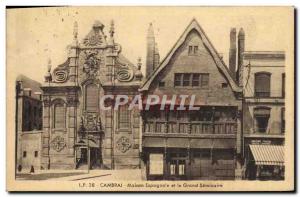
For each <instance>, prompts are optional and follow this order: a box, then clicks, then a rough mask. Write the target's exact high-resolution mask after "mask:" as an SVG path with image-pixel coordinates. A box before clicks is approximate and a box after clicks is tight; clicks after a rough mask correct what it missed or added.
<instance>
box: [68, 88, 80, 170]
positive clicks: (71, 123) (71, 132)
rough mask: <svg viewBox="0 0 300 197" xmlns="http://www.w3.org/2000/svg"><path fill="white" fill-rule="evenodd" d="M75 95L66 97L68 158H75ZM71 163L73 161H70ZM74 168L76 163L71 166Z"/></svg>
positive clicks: (76, 101)
mask: <svg viewBox="0 0 300 197" xmlns="http://www.w3.org/2000/svg"><path fill="white" fill-rule="evenodd" d="M77 103H78V99H77V95H76V94H74V95H68V97H67V107H68V112H69V113H68V146H67V148H68V154H69V155H70V157H76V155H75V150H74V145H75V142H76V138H75V137H76V136H75V132H76V130H77V128H76V126H77ZM72 161H75V160H74V159H72ZM75 167H76V162H74V163H73V164H72V168H75Z"/></svg>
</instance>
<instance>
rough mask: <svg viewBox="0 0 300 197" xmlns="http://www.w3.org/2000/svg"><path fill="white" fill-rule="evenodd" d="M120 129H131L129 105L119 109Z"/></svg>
mask: <svg viewBox="0 0 300 197" xmlns="http://www.w3.org/2000/svg"><path fill="white" fill-rule="evenodd" d="M118 119H119V121H118V122H119V128H121V129H122V128H124V129H125V128H129V127H130V111H129V110H128V106H127V105H121V106H120V107H119V117H118Z"/></svg>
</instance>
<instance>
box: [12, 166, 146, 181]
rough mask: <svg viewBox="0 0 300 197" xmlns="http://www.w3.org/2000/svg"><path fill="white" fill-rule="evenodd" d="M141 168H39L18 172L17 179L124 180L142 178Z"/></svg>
mask: <svg viewBox="0 0 300 197" xmlns="http://www.w3.org/2000/svg"><path fill="white" fill-rule="evenodd" d="M141 173H142V172H141V169H134V170H131V169H124V170H90V171H89V173H87V170H41V171H36V172H35V173H34V174H30V173H19V174H18V175H17V180H55V181H79V180H103V181H120V180H121V181H125V180H142V175H141Z"/></svg>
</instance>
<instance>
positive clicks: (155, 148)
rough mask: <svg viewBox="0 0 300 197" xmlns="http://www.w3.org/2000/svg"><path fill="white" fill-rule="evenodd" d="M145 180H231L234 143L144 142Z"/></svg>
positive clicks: (167, 140)
mask: <svg viewBox="0 0 300 197" xmlns="http://www.w3.org/2000/svg"><path fill="white" fill-rule="evenodd" d="M144 142H145V143H144V144H143V146H144V147H143V152H144V162H145V170H146V175H147V179H148V180H233V179H234V176H235V154H234V152H235V148H234V147H235V141H234V139H188V138H167V139H164V138H146V139H145V140H144Z"/></svg>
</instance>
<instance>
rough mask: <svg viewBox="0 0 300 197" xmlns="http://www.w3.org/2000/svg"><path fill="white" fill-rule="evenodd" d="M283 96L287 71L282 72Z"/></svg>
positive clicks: (283, 95) (283, 94)
mask: <svg viewBox="0 0 300 197" xmlns="http://www.w3.org/2000/svg"><path fill="white" fill-rule="evenodd" d="M282 97H283V98H284V97H285V73H282Z"/></svg>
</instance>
